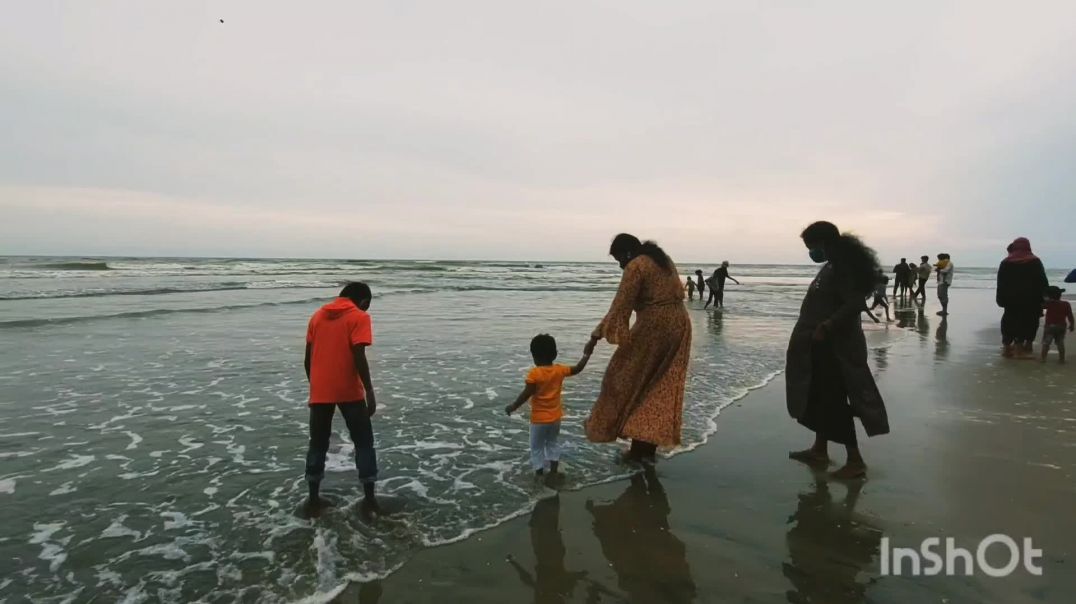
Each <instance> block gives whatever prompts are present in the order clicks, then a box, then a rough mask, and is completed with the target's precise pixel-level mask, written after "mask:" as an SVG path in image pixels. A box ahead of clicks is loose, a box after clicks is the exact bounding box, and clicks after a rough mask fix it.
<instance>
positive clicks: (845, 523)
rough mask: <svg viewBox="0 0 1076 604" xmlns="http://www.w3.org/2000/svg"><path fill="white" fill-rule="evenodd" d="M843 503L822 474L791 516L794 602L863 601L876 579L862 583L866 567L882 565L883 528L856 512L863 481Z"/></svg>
mask: <svg viewBox="0 0 1076 604" xmlns="http://www.w3.org/2000/svg"><path fill="white" fill-rule="evenodd" d="M847 488H848V493H847V495H845V497H844V500H843V501H841V502H840V503H836V502H834V501H833V497H832V496H831V495H830V485H829V484H828V483H827V482H826V481H825V480H823V479H822V478H821V477H816V479H815V483H814V486H813V488H812V489H811V490H810V491H808V492H805V493H800V495H799V506H798V507H797V508H796V513H795V514H793V515H792V516H791V517H790V518H789V519H788V521H789V524H791V525H792V528H790V529H789V530H788V534H787V536H786V543H787V544H788V562H785V563H784V565H783V568H784V575H785V577H787V578H788V580H789V581H791V583H792V589H791V590H789V591H788V592H786V597H787V598H788V601H789V602H792V603H793V604H801V603H806V602H825V603H827V604H843V603H849V604H851V603H853V602H862V601H863V600H864V598H865V594H866V591H867V587H868V586H869V585H870V583H871V581H869V580H864V581H859V580H858V577H859V575H860V573H861V572H863V571H870V570H874V569H876V568H877V564H876V563H875V560H876V558H877V556H878V553H879V547H880V544H881V540H882V532H881V531H880V530H879V529H877V528H875V527H873V526H871V525H870V524H868V523H866V522H864V520H863V519H862V518H860V517H858V516H856V515H855V506H856V502H857V500H858V499H859V493H860V490H861V489H862V488H863V483H862V482H853V483H849V484H848V487H847Z"/></svg>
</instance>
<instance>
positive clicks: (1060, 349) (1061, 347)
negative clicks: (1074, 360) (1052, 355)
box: [1057, 340, 1065, 363]
mask: <svg viewBox="0 0 1076 604" xmlns="http://www.w3.org/2000/svg"><path fill="white" fill-rule="evenodd" d="M1057 358H1058V360H1059V361H1060V362H1062V363H1064V362H1065V341H1064V340H1061V341H1059V342H1058V343H1057Z"/></svg>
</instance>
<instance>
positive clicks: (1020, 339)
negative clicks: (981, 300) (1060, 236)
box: [996, 237, 1050, 357]
mask: <svg viewBox="0 0 1076 604" xmlns="http://www.w3.org/2000/svg"><path fill="white" fill-rule="evenodd" d="M1007 251H1008V252H1009V255H1008V256H1006V257H1005V259H1004V260H1002V261H1001V266H999V267H998V287H997V297H996V300H997V304H998V306H1000V307H1001V308H1003V309H1005V312H1004V314H1003V315H1002V317H1001V343H1002V346H1003V347H1004V353H1003V354H1004V355H1005V356H1007V357H1011V356H1014V355H1017V354H1019V355H1020V356H1027V355H1030V354H1031V353H1032V351H1033V347H1034V342H1035V335H1036V334H1037V333H1038V331H1039V318H1040V317H1041V316H1042V296H1043V292H1045V290H1046V288H1047V286H1049V285H1050V283H1049V281H1048V280H1047V279H1046V269H1045V267H1043V265H1042V260H1039V257H1038V256H1036V255H1035V254H1033V253H1032V252H1031V242H1030V241H1028V240H1027V238H1026V237H1017V238H1016V239H1015V240H1013V242H1012V243H1010V244H1009V247H1008V248H1007Z"/></svg>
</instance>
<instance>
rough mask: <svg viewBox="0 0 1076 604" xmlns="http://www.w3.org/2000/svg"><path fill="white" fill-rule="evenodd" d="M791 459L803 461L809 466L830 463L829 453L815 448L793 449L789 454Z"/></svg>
mask: <svg viewBox="0 0 1076 604" xmlns="http://www.w3.org/2000/svg"><path fill="white" fill-rule="evenodd" d="M788 458H789V459H794V460H796V461H801V462H803V463H805V464H807V465H809V466H826V465H829V455H827V454H826V453H821V452H819V451H815V450H814V449H804V450H802V451H791V452H790V453H789V454H788Z"/></svg>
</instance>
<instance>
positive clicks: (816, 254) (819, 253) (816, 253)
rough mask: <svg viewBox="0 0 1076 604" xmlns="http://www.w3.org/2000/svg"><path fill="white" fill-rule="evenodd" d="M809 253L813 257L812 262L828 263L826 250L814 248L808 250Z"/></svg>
mask: <svg viewBox="0 0 1076 604" xmlns="http://www.w3.org/2000/svg"><path fill="white" fill-rule="evenodd" d="M808 253H809V254H810V255H811V260H814V261H815V262H825V261H826V250H824V249H822V248H820V247H813V248H811V249H810V250H808Z"/></svg>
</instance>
